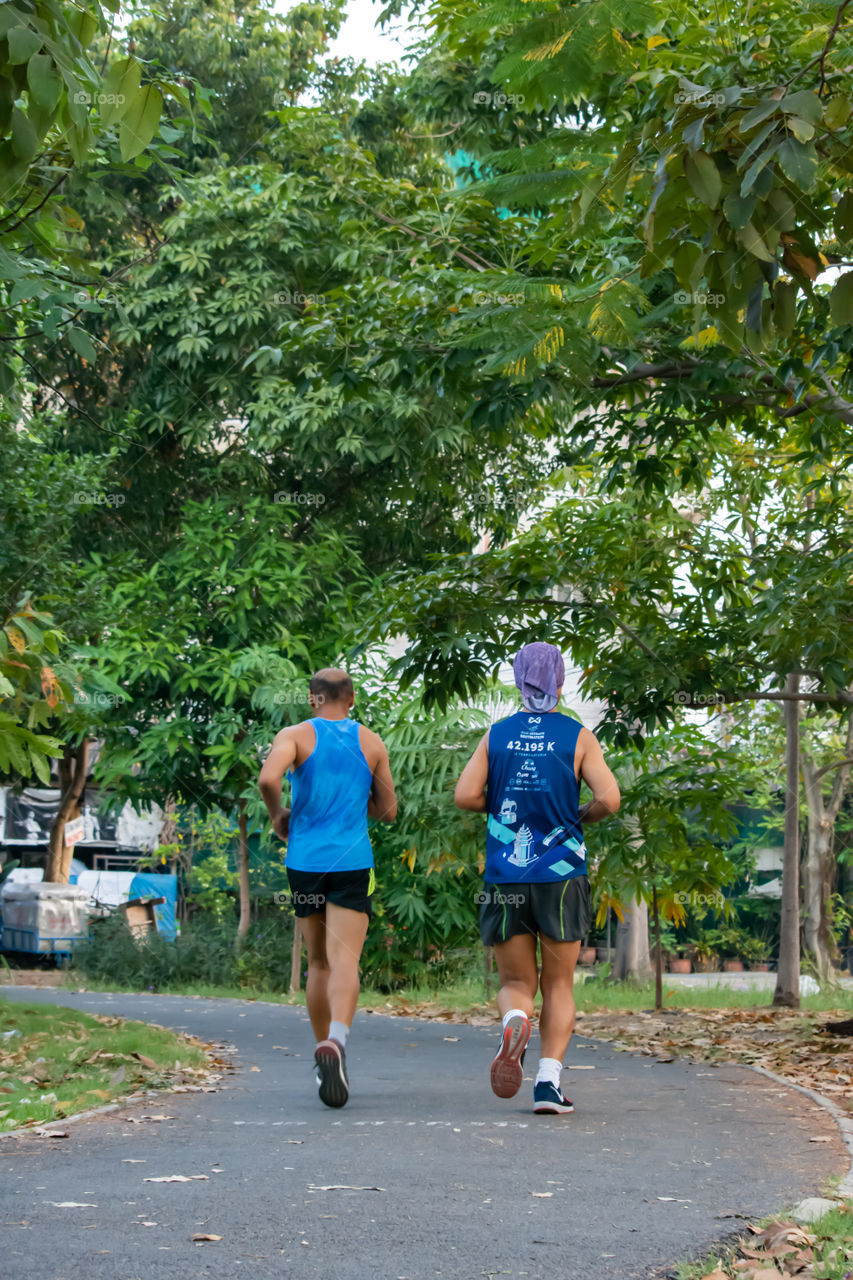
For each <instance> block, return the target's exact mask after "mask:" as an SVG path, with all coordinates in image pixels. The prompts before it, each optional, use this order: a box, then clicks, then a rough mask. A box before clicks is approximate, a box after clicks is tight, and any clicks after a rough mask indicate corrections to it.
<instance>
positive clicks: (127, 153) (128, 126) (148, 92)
mask: <svg viewBox="0 0 853 1280" xmlns="http://www.w3.org/2000/svg"><path fill="white" fill-rule="evenodd" d="M162 110H163V95H162V94H161V93H160V90H159V89H158V88H156V87H155V86H154V85H153V84H147V85H145V87H144V88H143V89H140V90H139V91H138V93H137V94H136V95H135V96H134V97H133V99H132V100H131V102H130V105H129V107H128V109H127V111H126V113H125V115H124V118H123V119H122V122H121V128H120V130H119V146H120V148H121V156H122V159H123V160H132V159H133V157H134V156H137V155H139V153H140V151H144V150H145V148H146V147H147V146H148V143H149V142H150V141H151V139H152V138H153V137H154V134H155V133H156V132H157V125H158V124H159V123H160V114H161V112H162Z"/></svg>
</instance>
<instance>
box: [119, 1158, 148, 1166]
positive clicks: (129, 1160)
mask: <svg viewBox="0 0 853 1280" xmlns="http://www.w3.org/2000/svg"><path fill="white" fill-rule="evenodd" d="M146 1163H147V1161H145V1160H133V1159H131V1157H130V1156H126V1157H125V1158H124V1160H122V1164H146Z"/></svg>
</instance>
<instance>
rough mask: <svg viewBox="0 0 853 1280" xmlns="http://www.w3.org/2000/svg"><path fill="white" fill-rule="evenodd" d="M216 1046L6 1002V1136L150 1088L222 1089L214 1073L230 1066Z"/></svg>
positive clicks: (2, 1016)
mask: <svg viewBox="0 0 853 1280" xmlns="http://www.w3.org/2000/svg"><path fill="white" fill-rule="evenodd" d="M9 1033H11V1034H9ZM212 1048H213V1046H210V1045H208V1046H205V1044H204V1043H203V1042H202V1041H201V1040H198V1039H196V1038H195V1037H194V1036H186V1035H183V1034H182V1033H180V1032H175V1031H168V1030H166V1029H165V1028H163V1027H157V1026H152V1025H150V1024H149V1023H145V1022H128V1021H127V1020H126V1019H124V1018H113V1017H102V1016H100V1015H97V1014H96V1015H93V1014H88V1013H78V1012H77V1011H76V1010H73V1009H65V1008H62V1007H60V1006H58V1005H44V1004H38V1005H36V1004H33V1005H27V1004H17V1003H14V1004H13V1003H10V1002H8V1001H5V1000H3V999H2V998H1V997H0V1133H4V1132H8V1131H9V1130H10V1129H19V1128H24V1127H28V1126H32V1127H36V1126H38V1125H42V1124H46V1123H49V1122H50V1121H54V1120H62V1119H64V1118H66V1117H68V1116H71V1115H73V1114H74V1113H75V1112H78V1111H89V1110H92V1109H93V1108H96V1107H102V1106H105V1105H106V1104H107V1103H110V1102H116V1101H117V1100H118V1099H120V1098H125V1099H126V1098H134V1097H141V1096H143V1095H144V1093H145V1092H146V1091H147V1090H150V1089H173V1090H178V1091H189V1090H196V1089H205V1090H214V1089H215V1088H216V1081H217V1080H218V1078H219V1077H218V1075H216V1074H215V1072H214V1071H213V1070H212V1068H213V1067H220V1068H221V1067H224V1066H225V1063H224V1062H222V1060H221V1059H219V1060H217V1059H216V1058H215V1057H211V1056H210V1053H209V1050H210V1049H212Z"/></svg>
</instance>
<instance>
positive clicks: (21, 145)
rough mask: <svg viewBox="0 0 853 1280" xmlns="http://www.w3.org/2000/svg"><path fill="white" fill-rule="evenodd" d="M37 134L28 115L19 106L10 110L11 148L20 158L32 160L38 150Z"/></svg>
mask: <svg viewBox="0 0 853 1280" xmlns="http://www.w3.org/2000/svg"><path fill="white" fill-rule="evenodd" d="M38 145H39V140H38V134H37V133H36V131H35V129H34V128H33V122H32V120H30V118H29V116H25V115H24V113H23V111H21V109H20V108H19V107H15V110H14V111H13V112H12V150H13V151H14V153H15V155H16V156H18V158H19V159H21V160H32V158H33V156H34V155H35V153H36V152H37V151H38Z"/></svg>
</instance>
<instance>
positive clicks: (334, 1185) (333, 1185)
mask: <svg viewBox="0 0 853 1280" xmlns="http://www.w3.org/2000/svg"><path fill="white" fill-rule="evenodd" d="M306 1190H307V1191H384V1190H385V1188H384V1187H348V1186H345V1185H344V1184H343V1183H337V1182H333V1183H331V1184H330V1185H329V1186H328V1187H315V1186H314V1183H313V1182H309V1184H308V1186H307V1187H306Z"/></svg>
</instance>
